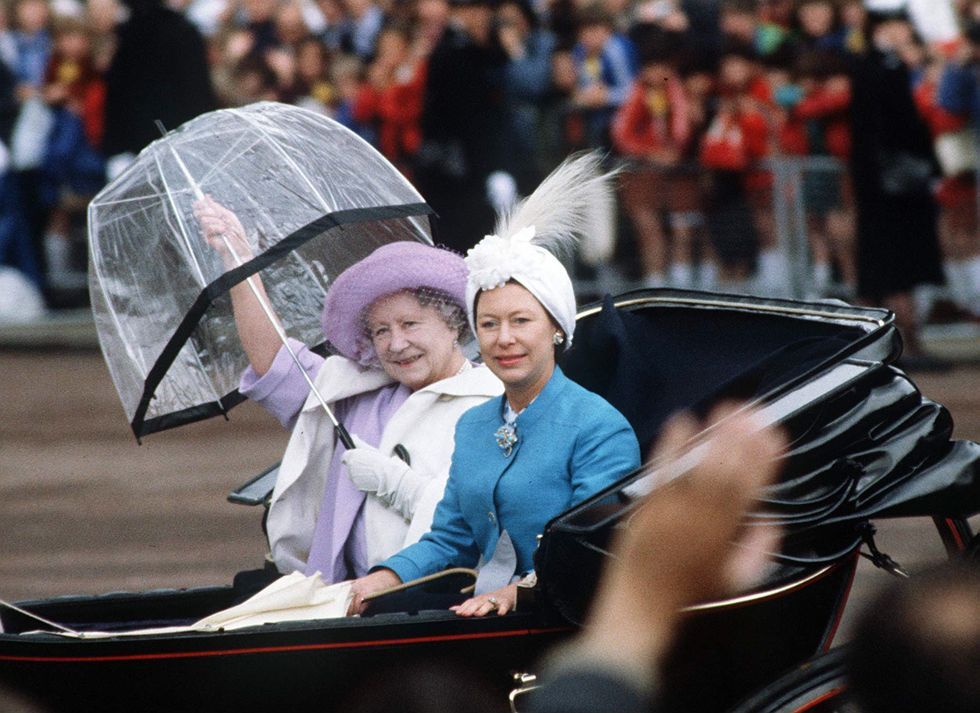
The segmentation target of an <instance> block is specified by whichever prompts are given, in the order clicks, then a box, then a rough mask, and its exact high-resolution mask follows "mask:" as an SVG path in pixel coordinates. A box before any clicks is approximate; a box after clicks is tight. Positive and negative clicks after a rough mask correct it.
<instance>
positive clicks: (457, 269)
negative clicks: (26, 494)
mask: <svg viewBox="0 0 980 713" xmlns="http://www.w3.org/2000/svg"><path fill="white" fill-rule="evenodd" d="M420 287H428V288H430V289H433V290H437V291H439V292H441V293H444V294H445V295H446V296H448V297H449V298H450V299H452V300H453V301H454V302H456V303H457V304H458V305H459V308H460V309H461V310H463V311H464V312H465V307H464V306H463V305H464V304H465V301H464V300H465V298H466V263H464V262H463V257H462V256H461V255H457V254H456V253H454V252H452V251H450V250H444V249H442V248H436V247H432V246H431V245H426V244H424V243H420V242H416V241H414V240H403V241H398V242H394V243H388V244H387V245H382V246H381V247H380V248H378V249H376V250H375V251H374V252H372V253H371V254H370V255H368V256H367V257H366V258H364V259H363V260H360V261H358V262H356V263H354V264H353V265H351V266H350V267H349V268H347V269H346V270H344V271H343V272H342V273H340V275H338V276H337V279H336V280H334V282H333V284H332V285H331V286H330V288H329V289H328V290H327V296H326V299H325V300H324V302H323V314H322V315H321V317H320V321H321V323H322V325H323V334H324V336H325V337H326V338H327V341H328V342H330V344H331V345H332V346H333V348H334V350H336V351H337V352H339V353H340V354H342V355H343V356H345V357H347V358H348V359H352V360H353V361H356V362H358V363H359V364H364V365H367V364H371V363H373V361H374V358H375V354H374V348H373V347H372V346H371V343H370V341H368V340H366V339H365V337H364V321H363V320H364V311H365V310H366V309H367V308H368V307H370V306H371V305H372V304H374V302H375V301H376V300H378V299H379V298H381V297H387V296H388V295H392V294H394V293H396V292H400V291H402V290H415V289H418V288H420Z"/></svg>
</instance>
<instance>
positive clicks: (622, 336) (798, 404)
mask: <svg viewBox="0 0 980 713" xmlns="http://www.w3.org/2000/svg"><path fill="white" fill-rule="evenodd" d="M899 350H900V342H899V340H898V336H897V332H896V330H895V328H894V325H893V323H892V318H891V315H890V314H889V313H888V312H886V311H884V310H876V309H865V308H857V307H850V306H846V305H838V304H806V303H799V302H790V301H777V300H766V299H761V298H750V297H731V296H720V295H708V294H700V293H690V292H676V291H666V290H650V291H642V292H635V293H629V294H626V295H622V296H620V297H618V298H616V299H615V300H613V299H607V300H606V301H605V302H604V303H602V304H596V305H594V306H592V307H588V308H585V309H584V310H583V311H582V312H581V314H580V316H579V327H578V331H577V333H576V346H575V349H573V350H572V351H570V352H569V353H568V355H567V358H566V360H565V363H564V365H563V366H564V369H565V371H566V373H567V374H568V375H569V376H570V377H572V378H574V379H576V380H578V381H579V382H580V383H582V384H583V385H585V386H586V387H587V388H590V389H591V390H593V391H596V392H598V393H600V394H602V395H604V396H605V397H606V398H607V399H608V400H609V401H610V402H612V403H613V404H614V405H615V406H617V408H619V409H620V410H621V411H622V412H623V413H624V415H626V417H627V418H628V419H629V420H630V422H631V423H632V424H633V426H634V428H635V429H636V431H637V433H638V435H639V437H640V440H641V443H647V444H648V443H649V442H650V441H651V440H652V439H653V438H654V437H655V435H656V433H657V432H658V430H659V428H660V426H661V425H662V423H663V422H664V419H665V418H666V417H667V416H668V415H669V414H670V413H672V412H673V411H675V410H677V409H679V408H693V409H695V410H698V409H704V408H707V407H708V405H709V404H711V403H714V402H716V401H717V400H718V399H722V398H727V397H731V398H738V399H745V400H749V401H755V402H758V403H759V404H761V405H762V407H763V415H764V417H765V418H766V419H767V420H768V421H771V422H773V423H780V424H782V425H783V427H784V428H785V429H786V430H787V431H788V433H789V435H790V441H791V448H790V451H789V452H788V454H787V456H786V459H787V463H786V468H785V469H784V472H783V475H782V476H781V479H780V481H779V483H777V484H776V485H774V486H771V488H770V489H769V491H768V492H767V494H766V500H765V503H764V506H763V508H762V510H763V511H764V512H762V513H759V514H757V515H756V516H755V517H757V518H758V519H759V520H760V521H761V520H763V519H764V520H766V521H772V520H776V521H778V522H780V523H782V524H783V526H784V527H785V532H786V537H785V540H784V542H783V545H782V550H781V552H780V553H779V557H778V558H777V560H776V563H775V564H774V565H773V566H772V568H771V570H770V571H769V572H768V575H767V577H766V579H765V581H764V582H763V583H762V584H761V585H760V586H758V587H757V588H756V589H755V590H754V591H752V592H749V593H747V594H744V595H742V596H739V597H736V598H733V599H729V600H724V601H717V602H709V603H705V604H702V605H699V606H697V607H695V612H694V615H693V616H691V617H690V618H689V620H688V622H687V624H686V626H685V630H684V632H683V634H682V637H681V640H680V645H679V647H678V650H677V652H676V656H675V657H674V659H673V660H672V661H671V664H670V668H669V674H668V677H667V681H666V692H667V696H668V703H669V706H670V707H671V708H672V709H676V710H684V711H697V710H704V711H718V710H725V709H726V708H728V707H730V706H732V705H734V704H735V703H736V702H737V701H739V700H740V699H741V698H743V697H744V696H746V695H747V694H749V693H750V692H752V691H754V690H756V689H758V688H760V687H762V686H764V685H765V684H768V683H770V682H772V681H773V680H775V679H776V678H777V677H778V676H779V675H780V674H781V673H782V672H783V671H785V670H788V669H790V668H792V667H794V666H795V665H797V664H799V663H800V662H802V661H804V660H806V659H808V658H810V657H812V656H814V655H815V654H818V653H819V652H822V651H824V650H826V649H827V648H829V646H830V643H831V640H832V637H833V634H834V630H835V627H836V624H837V622H838V621H839V619H840V616H841V612H842V610H843V608H844V605H845V603H846V601H847V594H848V590H849V587H850V583H851V580H852V577H853V576H854V572H855V568H856V563H857V557H858V554H857V553H858V550H859V548H860V547H861V545H862V542H863V541H865V540H866V539H868V538H869V537H870V533H871V529H870V522H871V521H872V520H873V519H875V518H883V517H911V516H930V517H933V518H935V520H936V522H937V527H938V528H939V531H940V533H941V534H942V536H943V537H944V539H945V541H947V543H948V545H949V548H950V549H952V550H955V549H958V548H961V547H962V546H964V545H965V543H966V539H967V538H968V537H969V536H970V533H969V529H968V527H967V525H966V523H965V520H964V519H963V518H965V517H967V516H970V515H972V514H974V513H976V512H978V511H980V488H978V485H977V479H978V477H980V466H978V463H980V446H978V445H977V444H975V443H972V442H952V441H950V435H951V431H952V421H951V418H950V416H949V414H948V412H947V411H946V410H945V409H944V408H943V407H942V406H940V405H938V404H935V403H933V402H931V401H929V400H928V399H925V398H923V396H922V395H921V394H920V393H919V391H918V390H917V389H916V387H915V385H914V384H913V383H912V381H911V380H910V379H909V378H908V377H907V376H906V375H905V374H904V373H903V372H901V371H900V370H898V369H896V368H894V367H893V366H890V362H892V361H893V360H894V359H895V357H896V356H897V354H898V352H899ZM657 477H658V474H657V471H656V470H655V469H654V470H651V469H649V468H641V469H640V470H639V471H638V472H636V473H635V474H633V475H631V476H629V477H627V478H626V479H624V480H623V481H621V482H620V483H617V484H616V485H615V486H614V487H612V488H610V489H608V490H607V491H605V492H603V493H599V494H597V495H596V496H595V497H593V498H590V499H589V500H588V501H586V502H583V503H580V504H578V505H577V506H575V507H573V508H572V509H570V510H569V511H568V512H565V513H562V514H561V515H559V516H558V517H556V518H555V519H554V520H552V521H551V522H550V523H549V525H548V526H547V528H546V531H545V532H544V533H543V535H542V538H541V542H540V546H539V549H538V552H537V554H536V569H537V572H538V579H539V583H538V586H537V589H536V590H535V592H534V594H535V597H534V599H535V601H534V603H533V605H531V606H529V607H522V608H521V610H520V611H517V612H514V613H511V614H507V615H506V616H502V617H497V616H491V617H486V618H482V619H459V618H457V617H455V615H453V614H452V613H450V612H446V611H422V612H418V613H413V614H384V615H379V616H376V617H373V618H364V619H359V618H352V619H331V620H316V621H303V622H292V623H278V624H265V625H262V626H255V627H251V628H245V629H240V630H235V631H220V630H219V631H208V632H185V633H173V634H165V633H163V634H129V635H123V632H126V631H133V630H139V629H144V628H147V627H158V626H162V625H173V624H183V623H188V622H191V621H194V620H197V619H199V618H201V617H203V616H205V615H208V614H211V613H213V612H215V611H217V610H220V609H223V608H226V607H228V606H230V605H231V604H233V603H235V602H237V601H240V600H241V599H242V598H243V596H244V594H245V592H244V591H243V585H242V583H241V582H239V583H238V585H239V586H238V587H236V586H235V585H231V584H229V585H224V586H215V587H207V588H196V589H187V590H168V591H153V592H141V593H113V594H106V595H102V596H94V597H93V596H85V597H60V598H56V599H50V600H43V601H32V602H21V603H20V605H21V606H22V607H24V608H25V609H27V610H29V611H31V612H33V613H35V614H37V615H40V616H42V617H45V618H47V619H49V620H51V621H54V622H57V623H59V624H61V625H63V626H66V627H70V628H71V629H74V630H76V631H81V632H84V631H86V630H98V631H103V632H110V633H112V632H116V633H117V635H110V636H106V637H101V638H80V637H78V636H68V635H64V634H63V633H58V632H56V631H53V630H52V628H51V627H45V626H43V625H41V624H40V623H39V622H38V621H37V620H34V619H30V618H28V617H25V616H24V615H22V614H18V613H16V612H13V611H9V610H5V611H3V612H2V623H3V630H4V633H3V634H0V682H2V683H3V684H5V685H8V686H10V687H12V688H14V689H17V690H21V691H24V692H27V693H28V694H30V695H32V696H36V697H38V698H39V699H40V700H42V701H44V702H47V703H48V704H49V705H51V707H52V708H53V709H54V710H85V711H88V710H101V711H113V710H118V711H122V710H126V711H133V710H140V711H181V710H185V711H191V710H194V711H200V710H215V711H219V710H221V711H223V710H227V711H232V710H234V711H250V710H254V711H264V710H272V709H282V708H297V707H300V706H303V707H312V706H316V708H317V709H326V708H328V707H329V706H330V705H333V704H335V703H337V702H339V701H341V700H343V698H344V694H345V693H346V692H348V691H350V690H351V689H352V688H354V687H355V686H357V685H358V683H360V682H363V681H366V680H370V679H371V678H372V677H378V676H384V675H385V674H384V672H385V671H386V670H392V669H397V668H398V667H400V666H403V665H404V664H405V662H408V661H411V662H418V661H420V660H425V659H431V660H433V661H436V662H438V661H443V660H456V661H479V662H480V667H481V669H482V670H483V671H484V672H486V673H487V675H488V676H489V678H490V680H491V682H492V683H494V684H495V685H496V686H497V687H498V688H499V689H500V691H501V694H500V695H501V697H500V702H501V708H504V707H505V706H506V691H507V690H508V689H509V688H511V676H512V674H513V672H515V671H527V670H533V667H534V662H535V659H536V658H537V657H538V655H539V654H540V653H541V652H542V651H543V650H544V649H545V648H547V647H548V646H550V645H551V644H553V643H554V642H556V641H558V640H560V639H561V638H563V637H565V636H567V635H568V634H569V633H570V632H573V631H574V629H575V626H576V625H577V623H578V622H580V621H581V618H582V616H583V612H584V611H585V609H586V607H587V604H588V601H589V598H590V596H591V594H592V592H593V589H594V586H595V582H596V578H597V576H598V572H599V569H600V567H601V564H602V561H603V558H604V557H605V556H606V549H605V546H606V543H607V541H608V538H609V535H610V533H611V532H612V530H613V529H614V528H616V527H617V526H621V525H622V523H623V522H624V516H626V515H627V514H628V513H629V512H630V511H631V508H632V507H633V506H634V505H635V503H636V502H637V498H638V496H639V495H641V494H642V493H643V492H645V491H646V490H648V489H649V487H651V484H652V483H654V482H655V481H656V479H657ZM253 489H258V490H260V491H261V489H262V486H261V484H254V485H253ZM696 530H697V523H692V537H696ZM45 629H48V630H45ZM705 672H710V675H711V681H712V684H711V686H705V685H703V676H704V674H705ZM787 710H788V709H787Z"/></svg>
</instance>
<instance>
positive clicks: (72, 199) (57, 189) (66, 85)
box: [41, 17, 105, 287]
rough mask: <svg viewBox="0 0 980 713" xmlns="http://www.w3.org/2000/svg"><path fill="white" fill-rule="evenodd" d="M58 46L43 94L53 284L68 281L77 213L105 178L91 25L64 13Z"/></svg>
mask: <svg viewBox="0 0 980 713" xmlns="http://www.w3.org/2000/svg"><path fill="white" fill-rule="evenodd" d="M53 46H54V51H53V53H52V55H51V59H50V61H49V63H48V67H47V71H46V75H45V84H44V88H43V90H42V96H43V98H44V101H45V102H46V103H47V105H48V106H49V107H50V108H51V111H52V114H53V117H54V122H53V124H52V127H51V132H50V134H49V136H48V142H47V150H46V152H45V157H44V163H43V165H42V182H41V188H42V191H41V195H42V199H43V200H44V202H45V204H46V205H47V206H48V207H49V208H50V211H51V212H50V217H49V219H48V225H47V232H46V234H45V236H44V250H45V255H46V257H47V263H48V280H49V284H51V285H52V286H55V287H58V286H68V285H65V284H64V283H66V282H70V281H71V279H72V278H71V274H72V272H82V271H80V270H75V269H73V268H75V267H76V266H74V265H73V264H72V255H71V242H70V240H69V229H70V223H71V219H72V216H73V214H75V215H78V214H79V213H80V212H83V211H84V210H85V207H86V206H87V205H88V201H89V199H91V197H92V196H94V195H95V194H96V193H97V192H98V191H99V189H100V188H102V185H103V184H104V183H105V161H104V159H103V157H102V155H101V154H100V153H99V151H98V147H99V146H100V145H101V142H102V130H103V111H104V107H105V83H104V82H103V80H102V77H101V75H100V74H99V73H98V72H97V71H96V69H95V63H94V62H93V59H92V46H91V40H90V36H89V30H88V27H87V25H86V24H85V23H84V22H83V21H81V20H77V19H75V18H71V17H59V18H57V20H56V21H55V24H54V45H53Z"/></svg>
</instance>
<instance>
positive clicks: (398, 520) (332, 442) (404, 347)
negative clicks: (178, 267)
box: [196, 197, 502, 582]
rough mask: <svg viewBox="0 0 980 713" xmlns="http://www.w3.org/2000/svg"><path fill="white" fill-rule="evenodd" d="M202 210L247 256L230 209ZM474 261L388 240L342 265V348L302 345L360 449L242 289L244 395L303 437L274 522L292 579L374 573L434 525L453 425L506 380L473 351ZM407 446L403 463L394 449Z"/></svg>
mask: <svg viewBox="0 0 980 713" xmlns="http://www.w3.org/2000/svg"><path fill="white" fill-rule="evenodd" d="M196 215H197V218H198V221H199V222H200V224H201V227H202V229H203V231H204V236H205V238H206V239H207V240H208V242H209V243H210V244H211V245H212V246H213V247H214V249H215V250H217V251H218V252H219V254H220V255H221V256H222V259H224V260H225V261H226V262H227V264H228V266H229V267H231V266H234V265H235V264H236V263H235V262H234V256H233V255H231V254H230V253H229V251H228V249H227V247H226V246H225V243H224V240H223V239H222V235H223V236H225V237H228V238H229V239H230V242H231V243H232V246H233V249H234V250H235V251H236V252H238V253H239V255H240V256H241V255H243V254H244V255H246V256H247V255H248V243H247V241H246V239H245V231H244V229H243V228H242V225H241V223H240V222H239V221H238V219H237V217H236V216H235V215H234V213H232V212H231V211H229V210H227V209H226V208H224V207H223V206H221V205H219V204H218V203H217V202H215V201H214V200H213V199H211V198H209V197H207V198H204V199H203V200H202V201H199V202H198V204H197V206H196ZM465 289H466V266H465V264H464V263H463V259H462V258H461V257H460V256H458V255H456V254H455V253H452V252H449V251H448V250H441V249H438V248H434V247H430V246H427V245H423V244H421V243H415V242H396V243H390V244H388V245H385V246H383V247H380V248H378V249H376V250H375V251H374V252H373V253H371V254H370V255H369V256H368V257H366V258H365V259H363V260H361V261H360V262H358V263H356V264H355V265H353V266H351V267H350V268H348V269H347V270H345V271H344V272H343V273H341V274H340V275H339V276H338V277H337V279H336V280H335V281H334V283H333V284H332V285H331V287H330V289H329V290H328V292H327V295H326V299H325V302H324V308H323V330H324V335H325V336H326V338H327V341H328V342H329V343H330V345H332V347H333V349H334V351H336V352H337V354H338V355H336V356H331V357H328V358H327V359H323V358H322V357H319V356H318V355H316V354H314V353H312V352H310V351H309V350H308V349H307V348H306V347H305V346H304V345H302V344H301V343H299V342H295V343H294V344H292V346H293V351H294V352H295V353H296V354H297V356H298V357H299V360H300V361H301V362H302V363H303V365H304V368H305V369H306V370H307V372H308V373H309V374H310V375H311V377H312V378H313V381H314V383H315V384H316V386H317V388H318V390H319V391H320V394H321V395H322V396H323V397H324V399H325V401H326V402H327V403H328V405H330V406H331V409H332V410H333V412H334V413H335V415H336V416H337V418H338V419H339V420H340V422H341V423H343V424H344V425H345V426H346V428H347V430H348V431H349V432H350V433H351V434H352V436H353V438H354V440H355V442H356V444H357V447H356V448H353V449H350V450H345V449H344V447H343V446H342V445H341V444H339V443H337V442H336V439H335V433H334V428H333V424H332V423H331V422H330V420H329V419H328V417H327V416H326V414H325V413H324V411H323V409H322V407H321V406H320V404H319V401H318V400H317V399H316V398H315V397H309V398H308V396H309V387H308V385H307V383H306V380H305V378H304V377H303V375H302V374H301V373H300V372H299V368H298V367H297V366H296V365H295V363H294V362H293V361H292V358H291V357H290V356H289V354H288V352H287V351H286V349H285V348H284V347H283V346H282V344H281V342H280V341H279V338H278V336H277V335H276V332H275V329H274V327H273V326H272V324H271V323H270V322H269V320H268V318H267V317H266V316H265V314H264V313H263V312H262V311H261V308H260V306H259V303H258V301H257V300H256V299H255V297H254V296H253V295H252V293H251V291H250V290H249V289H248V287H247V286H246V285H244V284H240V285H237V286H235V287H234V288H233V289H232V291H231V296H232V304H233V308H234V312H235V319H236V323H237V326H238V331H239V334H240V336H241V339H242V343H243V345H244V347H245V351H246V353H247V355H248V357H249V361H250V366H249V367H248V369H246V371H245V373H244V374H243V375H242V379H241V385H240V391H241V392H242V393H243V394H245V395H246V396H249V397H250V398H252V399H254V400H256V401H258V402H259V403H260V404H262V405H263V406H264V407H266V408H267V409H268V410H269V411H270V412H271V413H273V414H274V415H275V416H276V417H277V418H278V419H279V420H280V422H282V423H283V424H284V425H286V426H292V436H291V438H290V440H289V445H288V446H287V447H286V453H285V455H284V456H283V460H282V465H281V466H280V469H279V475H278V478H277V480H276V486H275V490H274V491H273V495H272V504H271V506H270V508H269V516H268V521H267V526H268V534H269V543H270V547H271V551H272V559H273V561H274V562H275V564H276V566H277V568H278V569H279V571H280V572H282V573H288V572H291V571H295V570H299V571H302V572H305V573H306V574H312V573H313V572H320V573H321V576H322V577H323V579H324V581H328V582H335V581H341V580H343V579H348V578H350V577H357V576H361V575H363V574H365V573H366V572H367V571H368V570H369V569H370V568H371V567H372V566H374V565H376V564H378V563H379V562H380V561H382V560H383V559H385V558H386V557H389V556H390V555H392V554H394V553H395V552H397V551H398V550H400V549H401V548H403V547H404V546H406V545H409V544H411V543H413V542H415V541H416V540H418V538H419V537H420V536H421V535H422V534H423V533H425V532H426V531H427V530H428V529H429V525H430V523H431V521H432V515H433V512H434V510H435V507H436V504H437V503H438V502H439V500H440V498H441V497H442V493H443V489H444V486H445V482H446V478H447V477H448V473H449V462H450V457H451V454H452V452H453V429H454V427H455V425H456V421H457V420H458V419H459V417H460V416H461V415H462V414H463V413H464V412H465V411H466V410H468V409H469V408H471V407H473V406H475V405H477V404H480V403H483V402H484V401H486V400H487V399H489V398H491V397H493V396H496V395H498V394H500V393H501V390H502V387H501V384H500V382H499V380H498V379H497V378H496V377H495V376H494V375H493V374H492V373H491V372H490V371H489V370H488V369H486V368H485V367H482V366H474V365H473V364H471V363H470V362H469V361H468V360H467V359H466V357H465V356H464V355H463V353H462V351H461V349H460V343H461V342H465V341H466V337H467V336H468V333H469V329H468V327H467V323H466V318H465V311H464V308H463V303H464V294H465ZM396 449H397V450H398V452H399V453H401V454H403V455H404V454H405V453H406V452H407V454H408V460H409V461H410V463H411V465H409V463H408V462H406V460H404V459H402V458H399V457H397V456H395V455H394V453H395V451H396Z"/></svg>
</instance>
